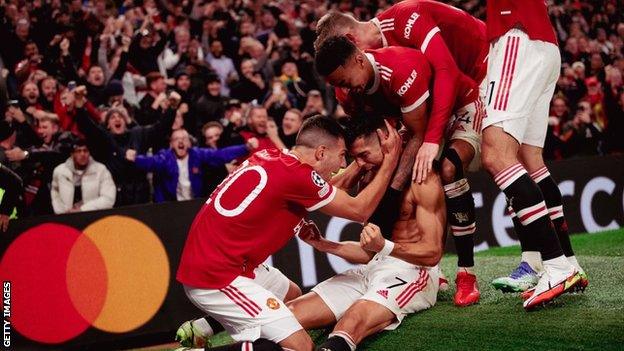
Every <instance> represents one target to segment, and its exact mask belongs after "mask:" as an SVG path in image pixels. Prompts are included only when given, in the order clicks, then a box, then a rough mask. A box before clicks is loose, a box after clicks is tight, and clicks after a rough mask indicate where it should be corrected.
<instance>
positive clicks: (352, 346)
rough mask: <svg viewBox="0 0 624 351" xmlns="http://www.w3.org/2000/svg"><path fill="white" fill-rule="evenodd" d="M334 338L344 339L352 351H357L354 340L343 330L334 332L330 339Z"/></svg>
mask: <svg viewBox="0 0 624 351" xmlns="http://www.w3.org/2000/svg"><path fill="white" fill-rule="evenodd" d="M332 336H337V337H339V338H342V339H344V340H345V341H346V342H347V344H348V345H349V348H350V349H351V351H355V347H356V346H357V345H355V341H353V338H352V337H351V335H349V334H348V333H346V332H343V331H341V330H337V331H334V332H333V333H331V334H329V336H328V338H331V337H332Z"/></svg>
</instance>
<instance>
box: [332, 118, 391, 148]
mask: <svg viewBox="0 0 624 351" xmlns="http://www.w3.org/2000/svg"><path fill="white" fill-rule="evenodd" d="M342 124H343V126H344V128H345V133H344V134H345V143H346V144H347V148H350V147H351V145H352V144H353V143H354V142H355V140H357V139H358V138H360V137H368V136H369V135H371V134H374V133H376V131H377V129H381V130H385V129H386V125H385V123H384V120H383V118H381V117H373V116H367V117H366V118H354V117H351V118H347V119H345V120H344V122H342Z"/></svg>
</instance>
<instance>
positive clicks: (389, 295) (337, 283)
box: [312, 256, 438, 330]
mask: <svg viewBox="0 0 624 351" xmlns="http://www.w3.org/2000/svg"><path fill="white" fill-rule="evenodd" d="M312 291H314V292H315V293H316V294H317V295H318V296H319V297H320V298H321V299H322V300H323V301H324V302H325V304H326V305H327V307H329V309H330V310H331V311H332V312H333V313H334V316H335V317H336V320H339V319H340V318H342V316H343V315H344V313H345V312H346V311H347V310H348V309H349V307H351V305H352V304H353V303H354V302H356V301H357V300H368V301H373V302H376V303H378V304H380V305H382V306H384V307H386V308H387V309H389V310H390V311H392V313H394V315H395V316H396V319H397V320H396V322H394V323H392V324H391V325H389V326H388V327H386V328H385V329H386V330H393V329H396V327H398V326H399V324H401V321H402V320H403V318H404V317H405V316H406V315H407V314H409V313H414V312H418V311H421V310H425V309H428V308H429V307H431V306H433V305H434V304H435V302H436V298H437V294H438V269H437V268H435V267H434V268H430V267H419V266H415V265H413V264H410V263H407V262H405V261H403V260H400V259H398V258H394V257H390V256H387V257H385V258H383V259H378V258H377V256H375V257H374V258H373V259H372V260H371V261H370V262H369V263H368V264H367V265H362V266H360V267H358V268H354V269H350V270H348V271H346V272H343V273H340V274H338V275H335V276H334V277H332V278H329V279H327V280H326V281H324V282H322V283H320V284H318V285H317V286H315V287H314V288H313V289H312Z"/></svg>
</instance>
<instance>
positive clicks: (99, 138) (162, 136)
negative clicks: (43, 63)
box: [74, 87, 180, 206]
mask: <svg viewBox="0 0 624 351" xmlns="http://www.w3.org/2000/svg"><path fill="white" fill-rule="evenodd" d="M74 95H75V99H76V108H77V114H76V121H77V122H78V127H79V129H80V131H81V132H82V133H83V134H84V135H85V138H86V140H87V145H88V147H89V150H90V152H91V154H92V155H93V158H94V159H96V160H98V161H99V162H102V163H104V164H105V165H106V167H107V168H108V169H109V170H110V172H111V174H112V176H113V180H114V181H115V184H116V186H117V195H116V198H115V206H123V205H132V204H141V203H146V202H148V201H149V194H150V188H149V183H148V182H147V178H146V174H145V172H143V171H141V170H138V169H137V168H136V167H134V166H133V165H132V164H131V163H129V162H128V161H127V160H126V157H127V156H126V155H128V154H130V155H132V154H137V153H139V154H145V153H146V152H147V151H148V149H150V148H154V149H157V147H158V144H159V143H160V142H162V140H166V138H167V137H168V135H169V133H170V131H171V126H172V125H173V121H174V119H175V115H176V108H177V104H178V103H179V101H180V100H179V95H177V94H175V95H173V96H172V97H173V99H170V100H171V101H169V100H167V98H166V96H164V94H161V95H159V97H157V99H156V102H157V103H158V104H159V105H161V106H166V107H167V108H166V110H165V112H164V113H163V118H161V119H159V120H158V121H157V122H156V123H154V124H151V125H147V126H135V127H132V128H128V119H129V117H128V115H127V113H126V112H125V111H124V110H122V109H111V110H109V111H108V112H107V113H106V116H105V120H104V125H105V126H106V128H104V127H101V126H100V125H99V124H98V123H97V122H95V121H94V120H93V119H91V118H90V117H89V114H88V112H87V110H86V109H85V108H84V106H85V103H86V98H84V91H83V88H81V87H79V88H76V92H75V94H74Z"/></svg>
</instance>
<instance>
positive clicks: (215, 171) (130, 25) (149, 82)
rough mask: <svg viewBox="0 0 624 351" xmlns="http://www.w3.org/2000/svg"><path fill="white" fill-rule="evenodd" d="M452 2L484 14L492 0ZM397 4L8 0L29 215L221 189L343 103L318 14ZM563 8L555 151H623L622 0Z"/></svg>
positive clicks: (14, 135)
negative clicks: (320, 60) (320, 69)
mask: <svg viewBox="0 0 624 351" xmlns="http://www.w3.org/2000/svg"><path fill="white" fill-rule="evenodd" d="M450 2H451V4H453V5H455V6H457V7H460V8H462V9H464V10H466V11H468V12H470V13H471V14H473V15H474V16H476V17H478V18H481V19H484V16H485V2H484V1H479V0H469V1H458V0H455V1H450ZM390 5H391V2H390V1H386V0H380V1H366V0H364V1H353V2H352V1H345V0H341V1H320V0H316V1H315V0H310V1H292V0H282V1H266V0H263V1H244V0H242V1H241V0H235V1H225V0H220V1H205V0H181V1H180V0H158V1H155V0H143V1H141V0H125V1H120V0H115V1H113V0H90V1H80V0H71V1H69V0H68V1H62V0H34V1H15V0H8V1H6V0H2V1H0V38H1V40H0V59H1V61H0V71H1V74H0V110H1V111H2V113H3V115H4V119H3V120H2V121H1V122H0V163H1V164H2V165H3V166H5V167H2V168H1V170H2V172H3V174H4V173H6V174H9V172H10V174H11V175H15V174H17V175H18V176H19V177H21V179H22V184H23V189H24V190H23V196H22V197H21V203H20V204H19V206H18V207H19V208H20V209H21V211H20V216H27V215H38V214H48V213H67V212H77V211H86V210H93V209H104V208H111V207H113V206H123V205H131V204H140V203H146V202H149V201H154V202H160V201H176V200H187V199H192V198H196V197H204V196H207V195H208V194H209V193H210V192H211V191H212V189H214V187H216V185H217V184H218V183H219V182H220V181H221V180H222V179H223V178H224V177H225V176H226V175H227V174H228V172H230V171H231V170H232V169H233V167H234V166H235V165H236V163H237V162H240V161H241V160H242V159H244V158H245V157H246V155H248V153H249V152H250V151H253V150H259V149H265V148H272V147H279V148H289V147H291V146H292V145H293V144H294V141H295V136H296V134H297V132H298V130H299V128H300V126H301V124H302V122H303V120H305V119H306V118H307V117H309V116H312V115H315V114H324V115H330V116H334V117H336V118H341V117H342V116H344V112H342V109H341V108H340V107H339V106H337V104H336V102H335V97H334V96H333V90H332V89H330V88H329V86H327V85H326V84H325V83H324V82H323V81H322V80H321V79H320V77H319V76H318V75H317V74H316V72H315V70H314V65H313V55H314V51H313V42H314V39H315V37H316V34H315V26H316V21H317V19H318V18H320V17H321V16H322V15H324V14H325V13H327V11H328V10H331V9H337V10H340V11H342V12H350V13H352V14H353V15H354V16H355V17H356V18H358V19H362V20H368V19H370V18H372V17H373V16H374V15H375V14H376V13H377V12H378V11H380V10H383V9H385V8H387V7H388V6H390ZM550 15H551V20H552V23H553V24H554V26H555V29H556V32H557V36H558V40H559V43H560V49H561V55H562V68H561V76H560V79H559V82H558V85H557V89H556V92H555V95H554V97H553V100H552V103H551V117H550V121H549V126H550V127H549V132H548V137H547V141H546V147H545V150H544V152H545V157H546V158H547V159H562V158H568V157H576V156H585V155H598V154H610V153H621V152H624V138H623V137H622V136H624V91H623V79H622V74H623V72H624V50H623V47H624V6H623V4H622V2H621V1H597V0H584V1H578V0H564V1H560V0H558V1H554V3H553V4H552V5H551V6H550ZM150 174H151V175H150ZM5 178H7V179H9V178H10V179H15V177H14V176H11V177H9V176H6V177H5V176H4V175H3V177H2V179H5ZM0 187H2V186H0ZM13 187H15V186H13ZM12 197H13V198H16V199H17V198H18V197H17V196H12ZM7 198H8V197H7ZM5 207H6V206H5ZM10 211H11V209H9V208H7V209H6V211H4V212H3V213H2V214H1V215H0V218H3V220H7V219H8V215H9V213H11V212H10ZM1 224H2V223H0V225H1Z"/></svg>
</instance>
